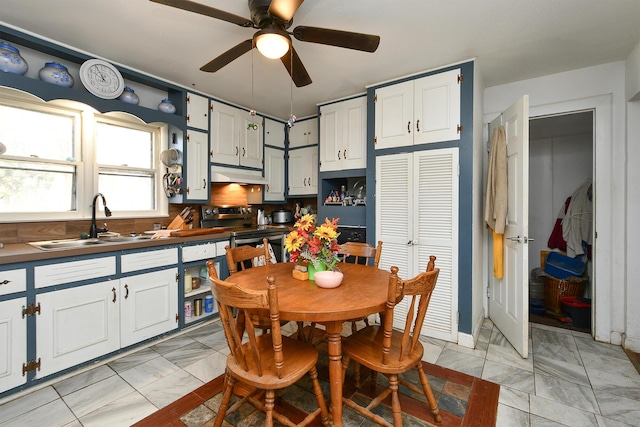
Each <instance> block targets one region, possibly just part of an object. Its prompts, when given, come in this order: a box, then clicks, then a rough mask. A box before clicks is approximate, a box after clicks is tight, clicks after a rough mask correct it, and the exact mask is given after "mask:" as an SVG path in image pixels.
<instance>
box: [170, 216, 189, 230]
mask: <svg viewBox="0 0 640 427" xmlns="http://www.w3.org/2000/svg"><path fill="white" fill-rule="evenodd" d="M190 228H191V226H190V224H187V223H186V222H184V218H182V217H181V216H180V215H177V216H176V217H175V218H174V219H173V221H171V224H169V225H168V226H167V230H189V229H190Z"/></svg>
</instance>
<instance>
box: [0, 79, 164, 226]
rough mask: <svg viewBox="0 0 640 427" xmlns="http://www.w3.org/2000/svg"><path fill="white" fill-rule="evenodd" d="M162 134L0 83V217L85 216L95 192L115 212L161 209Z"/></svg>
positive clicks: (160, 129)
mask: <svg viewBox="0 0 640 427" xmlns="http://www.w3.org/2000/svg"><path fill="white" fill-rule="evenodd" d="M166 134H167V127H166V126H164V125H159V124H151V125H150V124H146V123H144V122H142V121H141V120H139V119H137V118H135V117H133V116H131V115H129V114H126V113H106V114H99V113H97V112H96V111H95V110H94V109H92V108H91V107H88V106H86V105H84V104H80V103H77V102H73V101H51V102H47V103H45V102H43V101H42V100H40V99H38V98H35V97H33V96H30V95H26V94H23V93H19V92H16V91H13V90H11V89H6V88H0V142H2V144H3V145H4V146H6V152H5V153H4V154H1V155H0V221H1V222H17V221H34V220H65V219H88V218H91V204H92V199H93V196H94V195H95V194H96V193H98V192H100V193H102V194H103V195H104V196H105V198H106V199H107V205H108V206H109V209H110V210H111V211H112V212H113V218H118V217H121V218H123V217H153V216H164V215H166V214H167V211H168V202H167V199H166V197H164V196H163V191H162V183H161V176H162V175H161V173H160V163H159V153H160V151H161V150H162V149H163V147H166V145H167V141H166V139H167V138H166ZM99 206H101V204H100V205H99Z"/></svg>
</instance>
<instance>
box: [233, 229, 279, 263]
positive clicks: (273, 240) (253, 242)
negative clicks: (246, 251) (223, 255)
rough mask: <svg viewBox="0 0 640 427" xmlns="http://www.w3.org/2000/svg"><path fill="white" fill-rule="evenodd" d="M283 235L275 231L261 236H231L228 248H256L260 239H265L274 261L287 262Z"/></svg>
mask: <svg viewBox="0 0 640 427" xmlns="http://www.w3.org/2000/svg"><path fill="white" fill-rule="evenodd" d="M285 235H286V234H285V233H284V232H282V231H276V232H274V233H271V234H267V235H262V236H251V235H250V234H247V235H240V236H231V239H230V243H229V246H231V247H232V248H235V247H238V246H243V245H249V246H258V245H261V244H262V239H263V238H265V237H266V238H267V240H268V241H269V244H270V245H271V249H273V253H274V254H275V256H276V261H277V262H287V261H288V254H287V250H286V248H285V244H284V238H285Z"/></svg>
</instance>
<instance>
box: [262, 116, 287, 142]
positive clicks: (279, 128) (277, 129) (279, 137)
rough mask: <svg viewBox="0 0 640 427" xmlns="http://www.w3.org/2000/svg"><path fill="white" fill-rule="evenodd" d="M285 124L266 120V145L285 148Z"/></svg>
mask: <svg viewBox="0 0 640 427" xmlns="http://www.w3.org/2000/svg"><path fill="white" fill-rule="evenodd" d="M284 126H285V125H284V123H280V122H276V121H275V120H271V119H267V118H265V119H264V144H265V145H270V146H272V147H279V148H284Z"/></svg>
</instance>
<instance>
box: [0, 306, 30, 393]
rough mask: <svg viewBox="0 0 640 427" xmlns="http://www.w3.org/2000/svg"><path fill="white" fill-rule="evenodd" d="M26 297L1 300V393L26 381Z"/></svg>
mask: <svg viewBox="0 0 640 427" xmlns="http://www.w3.org/2000/svg"><path fill="white" fill-rule="evenodd" d="M26 303H27V299H26V298H24V297H23V298H15V299H11V300H8V301H2V302H0V393H2V392H3V391H6V390H9V389H12V388H14V387H17V386H19V385H22V384H24V383H25V382H26V380H27V377H26V375H22V364H23V363H26V361H27V321H26V319H25V318H22V307H23V306H25V305H26Z"/></svg>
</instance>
